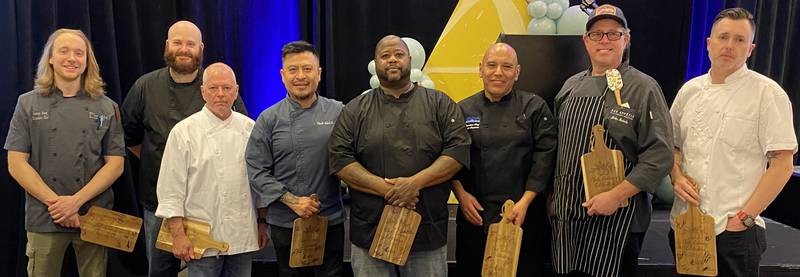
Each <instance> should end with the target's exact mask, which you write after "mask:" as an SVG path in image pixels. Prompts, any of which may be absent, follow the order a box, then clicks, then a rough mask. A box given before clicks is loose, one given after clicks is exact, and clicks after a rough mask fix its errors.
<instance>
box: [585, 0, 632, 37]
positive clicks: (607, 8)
mask: <svg viewBox="0 0 800 277" xmlns="http://www.w3.org/2000/svg"><path fill="white" fill-rule="evenodd" d="M605 18H610V19H614V20H616V21H617V22H619V24H622V27H625V29H628V21H627V20H625V15H624V14H623V13H622V9H620V8H617V7H616V6H614V5H610V4H605V5H602V6H600V7H597V8H596V9H594V11H592V14H591V15H590V16H589V21H587V22H586V31H589V28H591V27H592V24H594V23H595V22H597V21H598V20H600V19H605Z"/></svg>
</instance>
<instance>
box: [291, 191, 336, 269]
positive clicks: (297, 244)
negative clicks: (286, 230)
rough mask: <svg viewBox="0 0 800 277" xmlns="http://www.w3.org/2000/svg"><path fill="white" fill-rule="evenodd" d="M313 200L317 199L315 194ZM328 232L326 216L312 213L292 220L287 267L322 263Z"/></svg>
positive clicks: (312, 196)
mask: <svg viewBox="0 0 800 277" xmlns="http://www.w3.org/2000/svg"><path fill="white" fill-rule="evenodd" d="M311 198H312V199H314V201H319V199H317V196H316V195H315V194H312V195H311ZM327 233H328V218H327V217H324V216H320V215H316V214H315V215H312V216H310V217H308V218H298V219H295V220H294V225H293V226H292V246H291V250H290V252H289V267H293V268H294V267H304V266H315V265H321V264H322V258H323V257H324V256H325V237H326V235H327Z"/></svg>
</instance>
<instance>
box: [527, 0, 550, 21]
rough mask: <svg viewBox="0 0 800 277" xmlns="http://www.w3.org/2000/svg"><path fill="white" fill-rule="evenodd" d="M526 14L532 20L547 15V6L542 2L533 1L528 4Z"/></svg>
mask: <svg viewBox="0 0 800 277" xmlns="http://www.w3.org/2000/svg"><path fill="white" fill-rule="evenodd" d="M528 14H530V15H531V17H533V18H540V17H543V16H545V15H546V14H547V4H545V3H544V1H533V2H531V3H530V4H528Z"/></svg>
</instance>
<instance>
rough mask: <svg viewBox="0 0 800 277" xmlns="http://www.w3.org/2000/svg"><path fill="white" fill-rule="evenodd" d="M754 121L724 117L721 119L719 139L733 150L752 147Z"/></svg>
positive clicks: (754, 133)
mask: <svg viewBox="0 0 800 277" xmlns="http://www.w3.org/2000/svg"><path fill="white" fill-rule="evenodd" d="M755 131H756V121H755V120H752V119H749V118H745V117H743V116H737V115H726V116H725V117H724V118H723V125H722V130H721V132H720V134H719V138H720V140H721V141H722V143H724V144H725V145H727V146H729V147H731V148H733V149H742V148H747V147H748V146H752V145H753V143H755V141H756V132H755Z"/></svg>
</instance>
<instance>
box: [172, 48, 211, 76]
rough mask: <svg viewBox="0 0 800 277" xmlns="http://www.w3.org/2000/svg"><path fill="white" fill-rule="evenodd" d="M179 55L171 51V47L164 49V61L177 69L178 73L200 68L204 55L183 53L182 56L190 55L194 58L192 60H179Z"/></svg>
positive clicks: (173, 68)
mask: <svg viewBox="0 0 800 277" xmlns="http://www.w3.org/2000/svg"><path fill="white" fill-rule="evenodd" d="M177 56H178V55H176V54H175V52H174V51H169V49H164V62H166V63H167V66H169V68H172V70H174V71H175V73H178V74H189V73H192V72H195V71H196V70H197V69H198V68H200V63H202V62H203V55H191V56H188V55H183V54H181V55H180V56H184V57H190V58H192V60H191V61H190V62H178V61H177V59H176V58H177Z"/></svg>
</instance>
